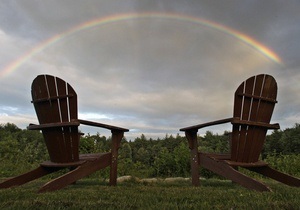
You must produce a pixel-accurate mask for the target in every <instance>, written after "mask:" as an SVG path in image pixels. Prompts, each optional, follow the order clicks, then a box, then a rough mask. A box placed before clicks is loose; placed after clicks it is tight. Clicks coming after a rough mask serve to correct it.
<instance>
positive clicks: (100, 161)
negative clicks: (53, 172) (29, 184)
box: [38, 153, 111, 193]
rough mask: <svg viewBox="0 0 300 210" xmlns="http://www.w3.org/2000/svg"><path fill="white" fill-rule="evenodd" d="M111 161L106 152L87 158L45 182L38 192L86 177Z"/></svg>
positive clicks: (55, 188) (63, 185)
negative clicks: (97, 156) (71, 168)
mask: <svg viewBox="0 0 300 210" xmlns="http://www.w3.org/2000/svg"><path fill="white" fill-rule="evenodd" d="M110 163H111V154H110V153H106V154H104V155H102V156H101V157H99V158H96V159H94V160H87V161H86V162H85V163H84V164H82V165H80V166H78V167H77V168H76V169H74V170H71V171H69V172H68V173H66V174H64V175H62V176H60V177H58V178H56V179H54V180H51V181H49V182H47V183H46V184H45V185H44V186H42V187H41V188H40V189H39V191H38V192H39V193H43V192H50V191H54V190H59V189H62V188H64V187H66V186H68V185H70V184H72V183H74V182H76V181H77V180H79V179H81V178H83V177H86V176H88V175H90V174H92V173H94V172H96V171H98V170H100V169H103V168H105V167H107V166H109V165H110Z"/></svg>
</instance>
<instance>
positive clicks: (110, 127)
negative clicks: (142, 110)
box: [75, 119, 129, 132]
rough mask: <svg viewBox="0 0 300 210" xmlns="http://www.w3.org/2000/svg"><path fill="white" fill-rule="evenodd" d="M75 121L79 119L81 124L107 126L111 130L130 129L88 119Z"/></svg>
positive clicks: (125, 130)
mask: <svg viewBox="0 0 300 210" xmlns="http://www.w3.org/2000/svg"><path fill="white" fill-rule="evenodd" d="M75 121H78V122H79V123H80V124H83V125H90V126H96V127H101V128H106V129H109V130H111V131H123V132H128V131H129V129H127V128H121V127H117V126H113V125H107V124H103V123H97V122H92V121H88V120H81V119H78V120H75Z"/></svg>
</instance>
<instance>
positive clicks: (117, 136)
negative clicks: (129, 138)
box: [109, 131, 124, 186]
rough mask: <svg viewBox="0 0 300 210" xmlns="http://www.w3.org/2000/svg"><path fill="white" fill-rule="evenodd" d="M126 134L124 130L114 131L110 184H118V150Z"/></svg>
mask: <svg viewBox="0 0 300 210" xmlns="http://www.w3.org/2000/svg"><path fill="white" fill-rule="evenodd" d="M123 136H124V132H123V131H112V148H111V155H112V157H111V165H110V177H109V185H111V186H116V185H117V176H118V174H117V169H118V150H119V147H120V143H121V140H122V138H123Z"/></svg>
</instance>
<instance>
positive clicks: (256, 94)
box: [231, 74, 277, 163]
mask: <svg viewBox="0 0 300 210" xmlns="http://www.w3.org/2000/svg"><path fill="white" fill-rule="evenodd" d="M276 96H277V83H276V81H275V79H274V78H273V77H272V76H270V75H265V74H261V75H257V76H253V77H251V78H249V79H247V80H246V81H244V82H243V83H242V84H241V85H240V86H239V87H238V89H237V90H236V92H235V97H234V113H233V117H234V119H235V120H236V122H237V123H233V131H232V137H231V138H232V139H231V161H236V162H245V163H252V162H256V161H258V159H259V155H260V153H261V151H262V148H263V144H264V141H265V138H266V134H267V130H268V129H267V127H266V125H268V124H269V123H270V120H271V116H272V113H273V110H274V106H275V103H276ZM260 125H261V126H260Z"/></svg>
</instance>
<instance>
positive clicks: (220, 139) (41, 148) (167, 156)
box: [0, 123, 300, 179]
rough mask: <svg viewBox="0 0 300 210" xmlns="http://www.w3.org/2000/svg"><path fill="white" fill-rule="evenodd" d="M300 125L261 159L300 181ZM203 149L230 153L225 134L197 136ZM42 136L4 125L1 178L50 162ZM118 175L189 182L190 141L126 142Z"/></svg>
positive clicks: (279, 136)
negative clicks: (167, 178) (183, 179)
mask: <svg viewBox="0 0 300 210" xmlns="http://www.w3.org/2000/svg"><path fill="white" fill-rule="evenodd" d="M111 143H112V142H111V138H110V137H108V138H106V137H105V136H101V135H100V134H99V133H97V134H95V135H90V134H87V135H85V136H82V137H81V140H80V148H79V149H80V153H98V152H108V151H110V149H111ZM299 143H300V125H299V124H296V125H295V127H293V128H289V129H286V130H284V131H281V130H279V131H274V132H273V133H272V134H271V135H269V136H267V141H266V144H265V147H264V150H263V153H262V158H263V159H265V160H266V161H267V162H268V163H270V164H271V165H273V166H274V167H275V168H277V169H279V170H282V171H284V172H287V173H291V174H294V175H296V176H299V170H298V169H299V168H300V166H299V164H300V160H299V158H300V155H299V152H300V144H299ZM198 144H199V149H200V150H201V151H205V152H216V153H226V152H228V151H229V141H228V135H227V132H224V134H223V135H219V134H213V133H212V132H211V131H207V132H206V134H205V135H204V136H198ZM48 159H49V157H48V152H47V150H46V147H45V144H44V140H43V136H42V134H41V133H40V132H39V131H29V130H22V129H19V128H18V127H17V126H16V125H14V124H11V123H7V124H4V125H0V176H2V177H8V176H13V175H17V174H20V173H21V172H24V171H28V170H29V169H31V168H34V167H35V166H36V165H38V164H39V163H40V162H43V161H45V160H48ZM200 170H201V176H202V177H206V178H212V177H217V176H216V175H215V174H214V173H212V172H210V171H208V170H205V169H203V168H201V169H200ZM118 175H119V176H123V175H132V176H137V177H140V178H149V177H179V176H181V177H189V176H190V151H189V148H188V143H187V140H186V138H185V137H183V136H180V135H179V134H177V135H176V136H173V135H166V136H165V137H164V138H162V139H160V138H158V139H156V140H154V139H151V138H150V139H148V138H147V137H146V136H145V135H143V134H142V135H141V136H140V137H137V138H136V139H134V140H133V141H127V140H126V139H125V138H124V139H123V140H122V142H121V146H120V149H119V162H118ZM96 176H100V177H103V179H105V178H107V177H108V176H109V170H104V171H100V172H97V173H96V174H95V175H94V174H93V175H92V177H96Z"/></svg>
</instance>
